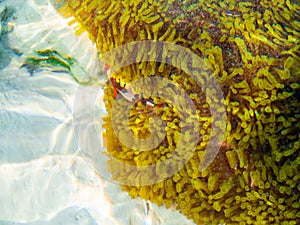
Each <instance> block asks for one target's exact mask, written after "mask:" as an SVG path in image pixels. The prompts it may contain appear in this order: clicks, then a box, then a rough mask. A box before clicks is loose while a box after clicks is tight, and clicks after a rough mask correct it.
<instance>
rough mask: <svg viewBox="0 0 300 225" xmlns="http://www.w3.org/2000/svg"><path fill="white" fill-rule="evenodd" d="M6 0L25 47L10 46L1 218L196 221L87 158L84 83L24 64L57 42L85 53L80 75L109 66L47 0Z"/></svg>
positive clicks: (178, 224) (64, 49) (142, 223)
mask: <svg viewBox="0 0 300 225" xmlns="http://www.w3.org/2000/svg"><path fill="white" fill-rule="evenodd" d="M6 5H7V6H11V7H13V8H15V10H16V13H15V18H13V19H12V21H11V22H12V23H13V24H14V30H13V31H12V32H11V33H9V35H8V36H7V37H6V38H7V43H8V46H6V47H8V48H10V49H14V51H15V52H19V54H14V53H13V51H10V53H9V55H8V56H9V57H10V63H9V64H8V65H7V67H6V68H4V69H3V70H0V225H16V224H26V225H43V224H49V225H50V224H51V225H75V224H79V225H159V224H162V225H192V224H193V223H192V222H191V221H189V220H187V219H186V218H185V217H184V216H183V215H180V214H179V213H178V212H176V211H174V210H171V209H165V208H164V207H157V206H156V205H153V204H151V203H150V204H149V207H147V204H146V202H145V201H142V200H140V199H135V200H132V199H130V198H129V197H128V195H127V194H126V193H124V192H122V191H121V190H120V187H119V185H117V184H113V183H111V182H109V181H108V180H106V179H103V178H102V177H101V176H98V175H97V174H96V173H95V172H94V170H93V169H92V168H91V167H90V166H88V165H87V163H86V161H85V160H83V158H82V156H81V155H80V154H79V148H78V145H77V144H76V138H75V135H74V129H73V125H72V117H73V104H74V98H75V95H76V92H77V90H78V88H79V87H80V85H78V83H77V82H75V80H74V79H73V78H72V77H71V76H70V75H69V74H67V73H55V72H53V71H51V70H48V71H47V70H41V71H37V72H36V73H34V75H32V76H30V74H29V73H28V72H27V70H26V69H25V68H20V65H21V64H22V62H24V59H25V57H26V56H28V55H30V54H33V51H34V50H38V49H46V48H51V49H56V50H58V51H59V52H61V53H64V54H66V55H70V56H72V57H74V58H75V59H76V60H77V62H78V63H77V68H75V69H74V70H75V72H76V74H77V75H78V76H79V77H80V76H81V77H80V79H82V80H95V79H97V76H99V74H101V71H102V68H101V66H100V63H99V62H98V58H97V51H96V50H95V47H94V46H93V44H92V43H91V42H90V41H89V39H88V38H87V35H86V34H83V35H81V36H75V35H74V34H73V33H74V31H73V29H72V28H71V27H69V26H68V25H67V21H66V20H64V19H62V18H61V17H60V16H59V15H58V14H57V12H56V11H55V9H54V8H53V7H52V5H51V4H50V3H49V2H48V1H47V0H6V1H3V2H2V3H0V10H1V11H2V10H3V8H4V7H5V6H6ZM102 74H103V73H102ZM86 88H87V93H88V92H89V91H95V88H96V87H95V86H93V85H91V86H90V87H86ZM97 91H98V94H99V95H98V96H99V99H100V104H99V106H98V107H97V110H98V111H97V115H98V116H99V117H100V116H101V115H104V114H105V109H104V107H103V103H102V104H101V96H102V92H101V89H99V88H98V89H97ZM85 113H86V112H85V111H84V109H83V110H82V115H81V116H84V115H85ZM96 125H97V126H98V127H101V121H99V124H96ZM100 129H101V128H100Z"/></svg>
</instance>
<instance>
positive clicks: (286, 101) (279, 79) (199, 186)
mask: <svg viewBox="0 0 300 225" xmlns="http://www.w3.org/2000/svg"><path fill="white" fill-rule="evenodd" d="M57 1H58V0H57ZM58 2H60V1H58ZM59 12H60V13H61V14H62V15H63V16H65V17H70V16H73V17H74V21H76V22H77V23H78V25H79V27H78V30H77V32H79V33H80V32H82V31H87V32H88V34H89V37H90V39H91V40H92V41H93V42H94V43H95V44H96V46H97V48H98V50H99V52H100V57H101V55H102V54H104V53H106V52H108V51H110V50H112V49H114V48H116V47H119V46H122V45H124V44H128V43H131V42H133V41H144V40H158V41H165V42H169V43H173V44H176V45H180V46H182V47H185V48H188V49H189V50H191V51H192V52H193V53H194V54H196V55H197V56H199V57H201V58H203V61H204V63H205V66H206V67H207V68H208V69H209V70H210V71H211V73H207V74H204V75H203V76H210V75H209V74H211V75H213V76H214V77H215V79H216V80H217V81H218V83H219V85H220V87H221V89H222V91H223V95H224V104H225V105H226V110H227V112H226V113H227V121H226V133H225V139H224V140H223V143H220V146H221V149H220V151H219V153H218V155H217V156H216V157H215V159H214V161H213V162H212V164H211V165H210V166H209V167H208V168H206V169H205V170H203V171H200V170H199V164H200V162H201V159H202V158H203V155H204V153H205V151H206V150H205V148H206V146H207V143H208V141H209V137H210V136H211V131H212V129H211V126H212V124H211V123H212V121H211V113H210V110H209V104H208V103H207V102H206V98H205V95H204V93H203V90H201V87H199V85H198V84H197V82H196V81H195V80H194V79H192V78H191V77H190V76H189V75H188V74H186V73H185V72H184V71H182V70H179V69H178V68H175V67H173V66H171V65H167V64H164V63H158V62H139V61H138V60H137V63H134V64H131V65H128V66H126V67H124V68H122V69H120V70H118V71H115V72H113V73H112V74H111V77H112V79H114V80H115V81H116V82H118V83H119V84H120V86H122V87H126V84H129V83H130V82H132V81H134V80H136V79H138V78H144V77H151V76H158V77H164V78H167V79H169V80H171V81H172V82H174V83H176V84H178V85H179V86H180V87H182V88H183V89H184V90H185V91H186V93H187V94H188V95H189V96H190V98H191V99H192V101H193V104H194V105H195V106H196V115H193V118H197V120H198V123H199V130H200V134H201V138H200V140H199V141H198V143H197V146H196V148H195V151H194V152H193V154H192V156H191V157H190V158H189V159H188V161H187V162H186V163H185V164H184V165H183V167H182V168H181V169H180V170H178V171H177V172H175V173H174V174H173V175H172V176H171V177H169V178H168V179H165V180H161V181H159V182H158V183H155V184H151V185H138V184H139V181H141V180H143V179H144V180H145V179H148V178H149V177H151V173H149V174H146V175H145V174H143V175H142V174H139V173H138V172H137V173H134V172H132V171H130V170H126V169H123V170H122V169H120V168H117V167H116V165H115V164H114V163H113V161H108V164H107V166H108V168H109V170H110V171H111V173H112V175H113V179H115V180H116V181H119V182H120V183H122V182H123V181H124V180H132V181H133V182H135V181H136V184H137V185H133V186H129V185H122V189H123V190H124V191H127V192H128V193H129V195H130V196H131V197H133V198H136V197H141V198H143V199H146V200H150V201H152V202H154V203H156V204H158V205H163V204H164V205H166V206H167V207H171V206H175V207H176V208H177V209H178V210H179V211H180V212H181V213H182V214H184V215H186V216H187V217H188V218H191V219H192V220H193V221H194V222H195V223H196V224H199V225H200V224H222V223H225V224H259V225H261V224H299V223H300V200H299V199H300V174H299V171H300V151H299V146H300V120H299V119H300V83H299V81H300V54H299V48H300V43H299V42H300V41H299V37H300V22H299V19H300V13H299V12H300V5H299V2H297V1H293V0H284V1H279V0H273V1H269V0H260V1H259V0H249V1H245V0H236V1H233V0H225V1H216V0H206V1H203V0H185V1H183V0H182V1H181V0H165V1H161V0H160V1H159V0H143V1H142V0H135V1H129V0H123V1H121V0H83V1H79V0H65V1H64V2H63V4H61V7H60V8H59ZM179 57H180V56H179ZM179 60H181V61H182V63H183V64H185V63H187V62H186V61H185V60H184V58H180V59H179ZM110 66H111V67H113V65H110ZM186 66H188V65H186ZM142 88H145V87H141V89H142ZM114 89H115V87H114V86H113V85H112V84H110V85H108V86H107V87H106V88H105V103H106V109H107V111H108V115H107V117H106V118H105V124H104V128H105V129H106V143H107V151H108V154H109V155H110V156H111V157H112V158H116V159H119V160H121V161H123V162H126V163H128V164H130V165H134V166H136V167H142V166H147V165H151V164H156V163H158V162H162V161H164V160H166V159H168V158H169V157H170V156H171V155H172V154H173V152H174V149H175V147H176V144H177V143H178V139H179V137H180V136H181V135H184V136H185V139H186V143H187V146H186V148H189V146H188V143H189V141H191V135H189V134H184V133H182V132H181V131H182V129H183V128H184V127H185V124H183V123H181V121H180V119H179V114H180V113H182V112H178V111H177V110H176V109H175V108H174V107H173V106H172V105H171V104H170V103H168V102H166V104H165V105H164V106H165V107H155V109H153V108H149V107H147V105H145V104H143V103H142V102H137V103H136V104H134V105H133V106H132V107H131V109H130V120H129V121H128V123H129V126H130V129H131V131H132V132H133V134H134V135H135V136H137V137H139V138H145V137H147V136H148V135H149V124H150V123H149V120H150V121H153V120H155V118H157V117H159V118H161V119H162V121H164V122H165V124H166V128H165V130H166V137H165V138H164V140H163V141H162V142H161V143H160V144H159V145H158V146H157V147H155V148H154V149H152V150H151V151H138V150H137V149H136V148H130V147H128V146H125V145H123V144H122V143H121V142H120V141H119V139H118V138H117V136H116V134H115V133H114V129H113V123H115V124H118V125H120V126H121V125H122V124H123V121H121V120H120V121H118V119H116V118H122V111H119V112H118V113H119V114H118V113H117V114H114V115H113V118H114V121H112V115H111V112H112V106H113V104H114V102H115V101H116V99H115V96H114V92H115V90H114ZM165 90H166V91H172V90H168V89H167V87H165ZM210 91H211V92H213V91H214V89H212V90H210ZM151 101H152V102H153V104H155V105H158V104H162V103H163V102H164V100H163V99H160V98H156V97H155V96H152V97H151ZM114 113H115V112H114ZM190 116H191V115H190ZM156 126H160V125H159V124H158V125H156ZM178 154H184V153H182V152H179V153H178ZM161 165H163V166H168V165H165V164H161ZM167 169H168V168H167ZM157 171H161V170H157ZM157 171H155V170H153V171H152V173H156V172H157Z"/></svg>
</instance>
